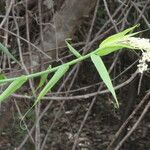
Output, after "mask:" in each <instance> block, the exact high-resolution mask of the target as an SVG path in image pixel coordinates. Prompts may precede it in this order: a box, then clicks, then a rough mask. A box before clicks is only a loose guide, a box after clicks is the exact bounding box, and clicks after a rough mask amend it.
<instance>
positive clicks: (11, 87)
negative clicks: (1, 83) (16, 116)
mask: <svg viewBox="0 0 150 150" xmlns="http://www.w3.org/2000/svg"><path fill="white" fill-rule="evenodd" d="M26 81H27V77H26V76H21V77H19V78H18V79H17V80H15V81H13V82H12V83H11V84H10V85H9V86H8V88H7V89H6V90H5V91H4V92H3V93H2V94H1V95H0V102H3V101H4V100H5V99H6V98H7V97H9V96H10V95H11V94H13V93H14V92H15V91H16V90H18V89H19V88H20V87H21V86H22V85H23V84H24V83H25V82H26Z"/></svg>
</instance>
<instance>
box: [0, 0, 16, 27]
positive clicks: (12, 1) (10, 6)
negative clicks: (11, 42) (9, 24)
mask: <svg viewBox="0 0 150 150" xmlns="http://www.w3.org/2000/svg"><path fill="white" fill-rule="evenodd" d="M13 4H14V0H11V2H10V5H9V7H8V9H7V12H6V15H5V17H4V19H3V20H2V22H1V24H0V28H1V27H2V26H3V25H4V24H5V22H6V21H7V19H8V16H9V13H10V11H11V8H12V6H13Z"/></svg>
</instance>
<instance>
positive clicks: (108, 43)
mask: <svg viewBox="0 0 150 150" xmlns="http://www.w3.org/2000/svg"><path fill="white" fill-rule="evenodd" d="M138 26H139V25H135V26H133V27H131V28H128V29H126V30H124V31H122V32H119V33H117V34H114V35H112V36H110V37H108V38H106V39H105V40H104V41H103V42H102V43H101V44H100V46H99V47H101V48H102V47H107V46H109V47H110V46H112V44H113V43H116V42H117V41H119V40H121V39H122V38H124V37H125V35H126V34H127V33H129V32H131V31H133V30H134V29H135V28H136V27H138ZM129 35H130V34H129Z"/></svg>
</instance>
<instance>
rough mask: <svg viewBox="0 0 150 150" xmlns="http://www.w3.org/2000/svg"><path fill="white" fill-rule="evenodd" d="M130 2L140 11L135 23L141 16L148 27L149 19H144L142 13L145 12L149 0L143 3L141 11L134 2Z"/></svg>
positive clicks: (149, 25)
mask: <svg viewBox="0 0 150 150" xmlns="http://www.w3.org/2000/svg"><path fill="white" fill-rule="evenodd" d="M131 3H132V4H133V5H134V7H135V9H136V10H137V11H138V12H139V13H140V15H139V17H138V19H137V20H136V22H135V24H137V23H138V22H139V21H140V19H141V18H143V20H144V21H145V23H146V25H147V27H148V28H149V27H150V24H149V21H148V20H147V19H146V17H145V15H144V12H145V10H146V8H147V6H148V4H149V3H150V0H147V2H146V3H145V5H144V7H143V9H142V11H141V10H140V9H139V8H138V6H137V5H136V4H135V3H134V2H132V1H131Z"/></svg>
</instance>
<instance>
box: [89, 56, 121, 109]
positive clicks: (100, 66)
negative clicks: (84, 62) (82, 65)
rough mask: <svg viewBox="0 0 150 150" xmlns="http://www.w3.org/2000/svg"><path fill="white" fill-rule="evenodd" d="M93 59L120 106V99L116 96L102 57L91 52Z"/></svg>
mask: <svg viewBox="0 0 150 150" xmlns="http://www.w3.org/2000/svg"><path fill="white" fill-rule="evenodd" d="M91 60H92V62H93V63H94V65H95V67H96V69H97V71H98V73H99V75H100V77H101V78H102V80H103V82H104V83H105V85H106V86H107V88H108V89H109V91H110V92H111V93H112V95H113V97H114V99H115V101H116V106H117V107H119V103H118V100H117V97H116V93H115V90H114V88H113V85H112V82H111V79H110V77H109V74H108V71H107V69H106V67H105V65H104V63H103V61H102V59H101V58H100V57H99V56H98V55H95V54H91Z"/></svg>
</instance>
